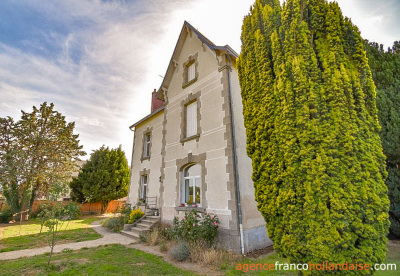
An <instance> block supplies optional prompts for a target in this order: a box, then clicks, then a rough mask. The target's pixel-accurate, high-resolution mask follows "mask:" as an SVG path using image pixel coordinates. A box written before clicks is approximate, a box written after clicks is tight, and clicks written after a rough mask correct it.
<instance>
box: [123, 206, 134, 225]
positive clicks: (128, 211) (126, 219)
mask: <svg viewBox="0 0 400 276" xmlns="http://www.w3.org/2000/svg"><path fill="white" fill-rule="evenodd" d="M131 212H132V207H131V205H130V204H128V203H124V205H122V208H121V217H122V219H123V220H124V223H125V224H128V223H129V216H130V214H131Z"/></svg>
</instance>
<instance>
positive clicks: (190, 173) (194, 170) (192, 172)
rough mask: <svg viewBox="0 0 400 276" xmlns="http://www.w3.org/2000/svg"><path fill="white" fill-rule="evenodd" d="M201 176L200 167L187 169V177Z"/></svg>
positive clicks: (194, 166)
mask: <svg viewBox="0 0 400 276" xmlns="http://www.w3.org/2000/svg"><path fill="white" fill-rule="evenodd" d="M200 175H201V165H199V164H196V165H193V166H191V167H189V169H188V175H187V176H198V177H199V176H200Z"/></svg>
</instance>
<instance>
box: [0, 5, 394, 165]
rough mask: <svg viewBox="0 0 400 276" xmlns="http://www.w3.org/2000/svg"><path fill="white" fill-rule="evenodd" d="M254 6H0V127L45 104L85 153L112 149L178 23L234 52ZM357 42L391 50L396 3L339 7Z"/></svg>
mask: <svg viewBox="0 0 400 276" xmlns="http://www.w3.org/2000/svg"><path fill="white" fill-rule="evenodd" d="M253 2H254V0H230V1H228V0H196V1H195V0H133V1H128V0H125V1H124V0H119V1H117V0H114V1H113V0H107V1H105V0H104V1H100V0H67V1H66V0H52V1H50V0H47V1H45V0H21V1H17V0H2V1H1V4H0V18H1V20H0V117H5V116H11V117H13V118H14V119H18V118H19V117H20V110H24V111H27V112H30V111H31V110H32V106H34V105H35V106H39V105H40V104H41V103H42V102H44V101H47V102H54V104H55V108H56V110H57V111H59V112H61V113H62V114H63V115H65V116H66V120H67V121H75V122H76V130H75V132H76V133H78V134H80V140H81V144H82V145H83V146H84V149H85V150H86V152H88V153H91V151H92V150H94V149H97V148H99V147H100V146H101V145H103V144H105V145H106V146H110V147H117V146H118V145H120V144H122V147H123V149H124V150H125V153H126V155H127V158H128V160H130V158H131V154H132V153H131V150H132V138H133V133H132V132H131V131H130V130H129V128H128V127H129V126H130V125H131V124H133V123H134V122H136V121H138V120H139V119H140V118H142V117H144V116H146V115H147V114H148V113H149V111H150V95H151V92H152V91H153V89H155V88H156V89H158V88H159V85H160V84H161V81H162V78H161V77H160V76H163V75H164V73H165V71H166V68H167V65H168V62H169V60H170V57H171V55H172V51H173V49H174V46H175V43H176V40H177V38H178V35H179V32H180V29H181V27H182V24H183V21H184V20H187V21H188V22H189V23H191V24H192V25H193V26H194V27H196V28H198V29H199V30H200V31H201V32H202V33H203V34H204V35H206V36H207V37H208V38H210V39H211V40H212V41H213V42H214V43H216V44H218V45H225V44H229V45H230V46H232V47H233V48H234V49H235V50H236V51H237V52H239V51H240V30H241V23H242V19H243V16H244V15H246V14H247V13H248V10H249V7H250V5H251V4H252V3H253ZM338 2H339V5H340V6H341V7H342V10H343V13H344V14H345V15H346V16H348V17H350V18H352V21H353V23H355V24H356V25H357V26H358V27H359V28H360V30H361V34H362V36H363V37H364V38H367V39H369V40H371V41H377V42H380V43H384V44H385V46H386V47H387V46H390V45H391V44H392V42H393V41H394V40H400V28H399V27H398V26H400V0H386V1H380V0H339V1H338Z"/></svg>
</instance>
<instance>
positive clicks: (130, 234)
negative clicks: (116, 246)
mask: <svg viewBox="0 0 400 276" xmlns="http://www.w3.org/2000/svg"><path fill="white" fill-rule="evenodd" d="M121 234H122V235H124V236H126V237H129V238H132V239H134V240H137V241H139V240H140V237H139V235H140V234H139V233H137V232H134V231H125V230H122V231H121Z"/></svg>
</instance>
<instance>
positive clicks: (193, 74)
mask: <svg viewBox="0 0 400 276" xmlns="http://www.w3.org/2000/svg"><path fill="white" fill-rule="evenodd" d="M195 77H196V64H195V63H194V62H193V63H192V64H191V65H189V67H188V82H190V81H192V80H194V78H195Z"/></svg>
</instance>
